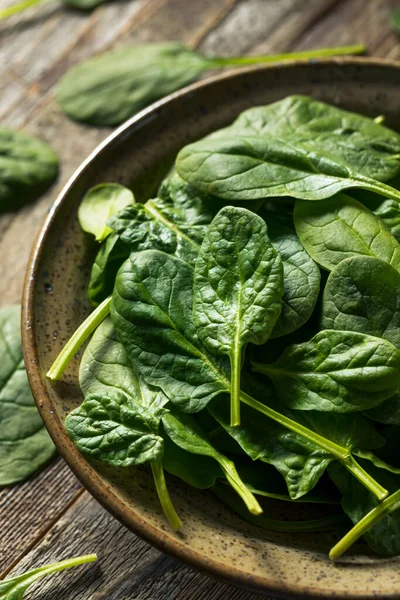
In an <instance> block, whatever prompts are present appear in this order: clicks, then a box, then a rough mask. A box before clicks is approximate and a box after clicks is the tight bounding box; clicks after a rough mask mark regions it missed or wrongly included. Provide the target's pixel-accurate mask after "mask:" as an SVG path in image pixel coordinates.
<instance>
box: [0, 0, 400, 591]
mask: <svg viewBox="0 0 400 600" xmlns="http://www.w3.org/2000/svg"><path fill="white" fill-rule="evenodd" d="M14 1H15V0H0V7H4V6H7V5H10V4H11V3H12V2H14ZM395 4H396V3H395V2H394V0H279V1H278V0H202V1H201V2H188V0H114V1H113V2H110V3H106V4H104V5H103V6H100V7H98V8H97V9H96V10H95V11H93V12H92V13H90V14H88V15H86V14H82V13H79V12H77V11H74V10H68V9H67V8H65V7H64V6H63V5H62V4H61V3H60V2H59V1H58V0H54V3H49V4H47V5H45V6H39V7H37V8H35V9H31V10H29V11H28V12H27V13H26V14H24V15H21V16H18V17H17V16H16V17H13V18H12V19H10V20H8V21H7V22H2V23H0V82H1V83H0V120H1V122H2V124H7V125H9V126H12V127H20V128H23V129H24V130H25V131H27V132H29V133H32V134H34V135H40V136H41V137H42V138H44V139H46V140H47V141H48V142H49V143H51V144H52V146H53V147H54V148H55V150H56V151H57V153H58V154H59V156H60V160H61V173H60V177H59V181H58V182H57V184H56V185H55V186H54V187H53V189H52V190H50V191H49V192H48V193H47V194H46V195H45V196H43V197H42V198H41V199H40V200H39V201H37V202H36V203H34V204H32V205H29V206H26V207H24V208H23V209H21V210H20V211H18V212H16V213H10V214H3V215H1V216H0V253H1V256H2V258H3V260H2V261H0V281H1V301H0V303H1V304H7V303H8V302H15V301H18V299H19V297H20V292H21V286H22V279H23V274H24V271H25V267H26V262H27V260H28V256H29V251H30V247H31V245H32V243H33V240H34V238H35V236H36V233H37V230H38V228H39V226H40V224H41V222H42V220H43V217H44V215H45V213H46V211H47V210H48V208H49V206H50V204H51V202H52V201H53V199H54V198H55V196H56V195H57V194H58V192H59V191H60V189H61V187H62V186H63V185H64V183H65V182H66V181H67V179H68V178H69V176H70V175H71V174H72V173H73V171H74V170H75V169H76V167H77V166H78V165H79V164H80V163H81V162H82V160H83V159H84V158H85V157H86V156H87V155H88V154H89V153H90V152H91V150H92V149H93V148H95V146H96V145H97V144H98V143H99V142H100V141H101V140H102V139H104V137H105V136H106V135H107V134H108V131H109V130H107V129H96V128H88V127H84V126H81V125H78V124H76V123H72V122H71V121H69V120H68V119H66V118H65V117H64V115H62V114H61V112H60V111H59V109H58V107H57V105H56V103H55V100H54V90H55V86H56V83H57V81H58V79H59V77H60V76H61V75H62V74H63V73H64V72H65V71H66V70H67V69H68V68H69V67H70V66H71V65H72V64H75V63H77V62H79V61H80V60H82V59H84V58H86V57H88V56H90V55H92V54H94V53H97V52H101V51H104V50H106V49H108V48H111V47H115V46H120V45H123V44H128V43H140V42H146V41H159V40H167V39H179V40H182V41H184V42H185V43H186V44H188V45H190V46H192V47H196V46H197V47H200V48H201V50H202V51H203V52H205V53H208V54H210V55H238V54H243V53H253V54H259V53H272V52H274V53H276V52H282V51H289V50H300V49H305V48H317V47H322V46H337V45H340V44H353V43H360V42H361V43H364V44H366V45H367V46H368V47H369V51H370V54H373V55H376V56H382V57H389V58H399V57H400V43H399V38H398V37H397V35H396V34H395V33H394V32H392V31H391V29H390V26H389V13H390V10H391V9H392V7H393V6H394V5H395ZM81 490H82V488H81V486H80V484H79V483H78V482H77V480H76V479H75V477H74V476H73V475H72V473H71V472H70V471H69V469H68V467H67V466H66V465H65V463H63V461H62V460H61V459H59V460H58V461H56V462H54V463H53V464H52V465H49V466H48V467H47V468H46V469H45V470H44V471H43V472H42V473H40V474H39V475H37V476H36V477H35V478H34V479H32V480H31V481H29V482H26V483H24V484H23V485H21V486H15V487H13V488H9V489H3V490H1V491H0V572H3V574H4V573H5V572H6V571H7V570H10V569H12V571H11V572H12V573H13V574H14V573H20V572H22V571H24V570H26V569H29V568H32V567H34V566H38V565H41V564H45V563H47V562H53V561H55V560H58V559H62V558H66V557H69V556H72V555H78V554H83V553H85V552H97V553H98V554H99V562H98V564H97V565H90V566H88V567H81V568H79V569H76V571H75V572H74V573H72V572H65V573H62V574H59V575H57V576H55V577H54V578H51V579H48V580H43V581H42V582H41V583H40V584H39V585H38V586H37V587H36V588H35V589H34V590H32V592H29V593H28V594H27V595H26V598H27V599H28V600H29V598H32V599H33V598H41V600H50V599H51V600H79V599H82V600H83V599H84V600H105V599H107V600H128V599H129V600H135V599H140V600H159V599H161V598H162V599H163V600H165V599H166V600H187V599H189V598H190V599H191V600H217V599H218V600H228V599H229V600H256V599H257V598H260V596H258V595H257V594H252V593H249V592H245V591H243V590H235V589H233V588H231V587H229V586H227V585H225V584H223V583H220V582H216V581H212V580H210V579H208V578H207V577H205V576H203V575H201V574H199V573H196V572H194V571H192V570H191V569H189V568H188V567H186V566H184V565H182V564H180V563H178V562H176V561H175V560H174V559H172V558H170V557H167V556H163V555H162V554H160V553H159V552H158V551H156V550H155V549H153V548H151V547H150V546H148V545H147V544H146V543H145V542H143V541H141V540H139V539H138V538H137V537H135V536H134V535H133V534H131V533H130V532H129V531H127V530H126V529H125V528H124V527H123V526H122V525H120V524H119V523H118V522H117V521H116V520H115V519H113V518H112V517H111V516H110V515H109V514H108V513H106V512H105V511H104V510H103V509H102V508H101V507H100V506H99V505H98V504H97V502H96V501H95V500H94V499H92V498H91V497H90V496H89V495H88V494H87V492H83V493H82V491H81ZM14 565H16V567H15V568H13V566H14Z"/></svg>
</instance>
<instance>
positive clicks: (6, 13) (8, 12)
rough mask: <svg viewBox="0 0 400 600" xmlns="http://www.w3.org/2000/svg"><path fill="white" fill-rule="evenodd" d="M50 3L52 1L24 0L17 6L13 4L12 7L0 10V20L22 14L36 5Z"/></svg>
mask: <svg viewBox="0 0 400 600" xmlns="http://www.w3.org/2000/svg"><path fill="white" fill-rule="evenodd" d="M51 1H52V0H24V2H18V4H14V6H9V7H8V8H4V9H3V10H0V19H7V18H8V17H11V16H12V15H16V14H17V13H20V12H23V11H24V10H26V9H27V8H29V7H30V6H35V5H36V4H47V2H51Z"/></svg>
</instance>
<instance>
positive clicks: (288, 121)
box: [213, 95, 400, 181]
mask: <svg viewBox="0 0 400 600" xmlns="http://www.w3.org/2000/svg"><path fill="white" fill-rule="evenodd" d="M228 133H229V134H233V135H251V136H253V135H256V136H258V135H265V134H267V135H275V136H277V137H291V136H292V135H295V136H296V139H298V140H301V141H304V142H308V141H310V140H311V141H312V143H313V144H315V145H316V146H318V147H319V148H321V149H324V150H326V151H327V152H334V154H335V155H336V156H338V157H340V158H341V159H342V160H343V161H344V162H346V163H349V164H357V166H358V170H359V172H360V173H362V174H363V175H366V176H367V177H372V178H373V179H378V180H379V181H386V180H388V179H392V178H393V177H394V176H395V175H396V174H397V173H398V172H399V170H400V162H399V155H400V135H399V134H398V133H397V132H396V131H392V130H391V129H388V128H387V127H384V126H383V125H381V124H379V123H376V121H375V120H374V119H370V118H369V117H364V116H363V115H359V114H357V113H354V112H349V111H347V110H342V109H340V108H338V107H336V106H332V105H331V104H326V103H325V102H320V101H319V100H315V99H314V98H310V97H309V96H297V95H296V96H287V97H286V98H284V99H283V100H279V101H278V102H273V103H272V104H268V105H266V106H257V107H255V108H250V109H248V110H245V111H244V112H242V113H241V114H240V115H239V117H238V118H237V119H236V121H234V123H233V124H232V125H231V126H230V127H227V128H225V129H223V130H221V131H220V132H216V133H214V134H213V137H214V136H218V137H220V136H226V135H227V134H228Z"/></svg>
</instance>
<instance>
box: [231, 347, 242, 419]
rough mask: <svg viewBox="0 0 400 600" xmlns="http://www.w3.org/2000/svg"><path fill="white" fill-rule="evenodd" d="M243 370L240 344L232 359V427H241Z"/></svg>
mask: <svg viewBox="0 0 400 600" xmlns="http://www.w3.org/2000/svg"><path fill="white" fill-rule="evenodd" d="M241 370H242V361H241V352H240V342H239V343H238V344H237V346H236V348H235V351H234V352H233V356H232V357H231V427H237V426H238V425H240V372H241Z"/></svg>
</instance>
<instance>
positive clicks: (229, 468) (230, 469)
mask: <svg viewBox="0 0 400 600" xmlns="http://www.w3.org/2000/svg"><path fill="white" fill-rule="evenodd" d="M218 462H219V464H220V465H221V468H222V470H223V471H224V474H225V477H226V479H227V481H228V482H229V483H230V484H231V486H232V488H233V489H234V490H235V492H236V493H237V494H238V495H239V496H240V497H241V499H242V500H243V502H244V503H245V505H246V506H247V508H248V510H249V511H250V512H251V513H252V514H253V515H261V513H262V512H263V510H262V508H261V506H260V505H259V503H258V500H257V499H256V498H255V497H254V496H253V494H252V492H251V491H250V490H249V489H248V487H247V486H246V484H245V483H243V481H242V480H241V479H240V476H239V473H238V472H237V471H236V467H235V465H234V463H233V462H232V461H231V460H229V459H228V458H226V457H225V456H222V455H221V457H220V459H219V461H218Z"/></svg>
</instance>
